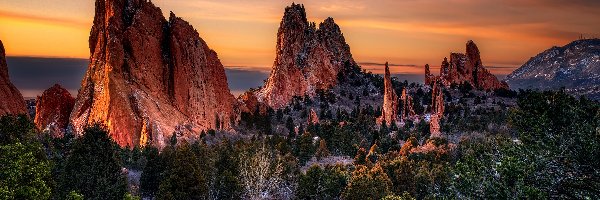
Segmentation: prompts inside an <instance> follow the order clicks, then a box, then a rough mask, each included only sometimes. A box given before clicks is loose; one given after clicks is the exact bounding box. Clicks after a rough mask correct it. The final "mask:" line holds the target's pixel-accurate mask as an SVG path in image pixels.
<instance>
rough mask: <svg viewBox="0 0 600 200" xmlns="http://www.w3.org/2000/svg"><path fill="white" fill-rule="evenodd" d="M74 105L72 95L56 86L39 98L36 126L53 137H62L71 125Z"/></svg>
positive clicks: (37, 101)
mask: <svg viewBox="0 0 600 200" xmlns="http://www.w3.org/2000/svg"><path fill="white" fill-rule="evenodd" d="M74 104H75V99H74V98H73V97H72V96H71V93H69V91H67V90H66V89H64V88H63V87H61V86H60V85H58V84H55V85H54V86H52V87H51V88H48V89H47V90H46V91H44V93H42V96H38V97H37V100H36V104H35V108H36V109H35V119H34V123H35V126H36V127H37V128H38V129H39V130H42V131H47V132H48V133H49V134H50V135H51V136H53V137H62V136H63V135H64V132H65V130H66V129H67V125H68V124H69V115H70V114H71V111H72V110H73V105H74Z"/></svg>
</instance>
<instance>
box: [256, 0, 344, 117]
mask: <svg viewBox="0 0 600 200" xmlns="http://www.w3.org/2000/svg"><path fill="white" fill-rule="evenodd" d="M355 64H356V63H355V62H354V59H353V58H352V54H351V53H350V47H349V46H348V45H347V44H346V41H345V39H344V36H343V34H342V32H341V30H340V28H339V26H338V25H337V24H336V23H335V22H334V21H333V19H332V18H327V19H326V20H325V21H324V22H322V23H320V24H319V28H318V29H317V28H316V25H315V23H309V22H308V21H307V19H306V12H305V10H304V6H303V5H300V4H292V5H291V6H289V7H287V8H286V9H285V14H284V16H283V19H282V20H281V24H280V26H279V31H278V32H277V46H276V57H275V62H274V63H273V69H272V71H271V74H270V76H269V78H268V79H267V82H266V84H265V86H264V87H263V88H261V90H260V91H259V92H257V96H258V99H259V100H260V101H262V102H265V103H266V104H267V105H269V106H271V107H272V108H274V109H278V108H281V107H283V106H285V105H287V104H288V103H289V102H290V101H291V100H292V98H293V97H294V96H304V95H309V96H314V95H315V92H316V90H317V89H328V88H329V87H332V86H334V85H335V84H336V83H337V75H338V72H340V69H342V68H343V67H344V66H345V65H355Z"/></svg>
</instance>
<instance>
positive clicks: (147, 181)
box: [140, 146, 164, 197]
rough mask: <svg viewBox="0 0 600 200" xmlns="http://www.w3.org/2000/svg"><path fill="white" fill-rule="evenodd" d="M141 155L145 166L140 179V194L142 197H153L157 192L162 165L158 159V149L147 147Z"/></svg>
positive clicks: (162, 169)
mask: <svg viewBox="0 0 600 200" xmlns="http://www.w3.org/2000/svg"><path fill="white" fill-rule="evenodd" d="M142 153H143V154H144V157H145V158H146V165H145V166H144V168H143V171H142V175H141V177H140V192H141V193H142V196H143V197H146V196H148V197H153V196H154V195H156V192H157V191H158V186H159V185H160V180H161V173H162V172H163V171H164V167H163V166H164V164H163V162H162V160H161V159H160V157H159V154H158V149H156V148H155V147H152V146H147V147H145V148H144V150H143V152H142Z"/></svg>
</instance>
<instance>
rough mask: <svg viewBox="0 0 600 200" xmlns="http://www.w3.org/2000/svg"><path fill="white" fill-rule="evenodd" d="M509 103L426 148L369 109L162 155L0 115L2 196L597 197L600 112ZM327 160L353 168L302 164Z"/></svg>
mask: <svg viewBox="0 0 600 200" xmlns="http://www.w3.org/2000/svg"><path fill="white" fill-rule="evenodd" d="M517 96H518V106H517V107H515V108H513V109H511V110H510V111H509V112H508V113H506V114H505V115H502V117H493V119H490V120H489V121H490V122H494V123H499V122H498V121H499V120H501V121H504V123H505V124H506V125H507V126H508V127H510V131H497V132H494V131H491V132H490V130H488V129H483V130H479V131H474V132H473V133H472V134H466V133H465V134H464V135H463V138H462V139H460V142H458V143H449V142H448V141H447V140H446V139H442V138H434V139H427V138H428V137H429V136H428V135H427V132H426V130H427V126H426V124H423V125H421V124H420V123H417V124H416V125H414V126H412V127H395V126H394V127H385V126H384V127H378V128H374V127H376V125H374V122H373V118H374V116H375V115H376V114H374V113H376V111H374V110H373V109H365V108H362V109H356V111H355V112H352V113H345V114H340V115H339V116H344V117H343V118H344V120H339V121H337V122H336V123H323V124H317V125H311V126H308V127H306V128H305V130H303V131H302V133H300V134H298V135H292V136H290V137H280V136H275V135H274V136H261V137H255V138H254V139H250V140H240V141H229V140H226V139H225V140H222V141H221V142H220V143H218V144H214V145H207V144H205V143H203V142H202V141H198V142H195V143H191V144H189V143H185V142H180V143H179V144H176V143H171V145H169V146H167V147H165V148H164V149H162V151H160V152H159V150H158V149H155V148H152V147H147V148H134V149H132V150H130V149H120V148H119V147H118V146H117V145H116V144H115V143H114V142H113V141H112V140H111V139H110V137H108V133H107V132H106V131H104V129H103V127H102V126H100V125H95V126H91V127H88V128H87V129H85V131H84V134H83V135H82V136H80V137H77V138H75V137H73V136H72V135H68V134H67V135H65V137H63V138H58V139H53V138H50V137H47V136H44V135H43V134H41V135H40V134H39V133H37V131H36V130H35V128H34V127H33V125H32V123H31V121H30V120H29V119H28V118H26V117H14V116H8V117H2V118H0V133H1V134H0V151H1V152H0V199H135V198H140V197H154V198H155V199H549V198H550V199H555V198H559V199H598V198H600V189H599V188H600V171H598V169H600V128H599V126H600V104H598V102H595V101H590V100H587V99H585V98H582V99H577V98H574V97H572V96H569V95H568V94H566V93H564V92H561V91H558V92H532V91H521V92H519V94H518V95H517ZM371 113H373V114H371ZM480 114H481V115H488V114H490V113H480ZM336 116H338V115H337V114H336ZM335 119H337V117H332V119H331V120H335ZM342 121H344V122H346V123H345V124H340V123H339V122H342ZM453 122H455V120H449V121H447V122H444V123H453ZM461 123H462V122H461ZM442 125H443V126H453V124H442ZM472 128H473V129H476V127H472ZM482 128H483V127H482ZM400 141H402V142H400ZM332 156H351V157H353V158H354V159H353V163H352V164H350V165H322V166H319V165H313V166H310V167H309V166H306V167H305V163H306V162H307V161H308V160H313V161H314V160H316V161H317V162H312V163H319V162H318V161H319V159H327V158H332ZM127 170H139V171H141V175H140V180H139V182H140V183H139V188H137V187H129V188H128V187H127V179H126V174H127ZM130 185H131V184H130Z"/></svg>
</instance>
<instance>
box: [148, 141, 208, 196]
mask: <svg viewBox="0 0 600 200" xmlns="http://www.w3.org/2000/svg"><path fill="white" fill-rule="evenodd" d="M171 156H173V157H172V160H171V161H170V162H168V163H166V164H167V168H166V169H165V171H164V172H163V180H162V181H161V182H160V185H159V187H158V194H157V198H158V199H207V197H208V192H209V191H208V182H207V181H206V177H204V176H203V175H202V170H201V168H200V165H199V163H200V162H199V161H198V160H197V158H196V156H195V155H194V152H193V151H192V149H191V148H190V145H189V144H188V143H187V142H182V144H181V145H179V146H177V147H176V148H175V150H174V152H173V153H172V155H171Z"/></svg>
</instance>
